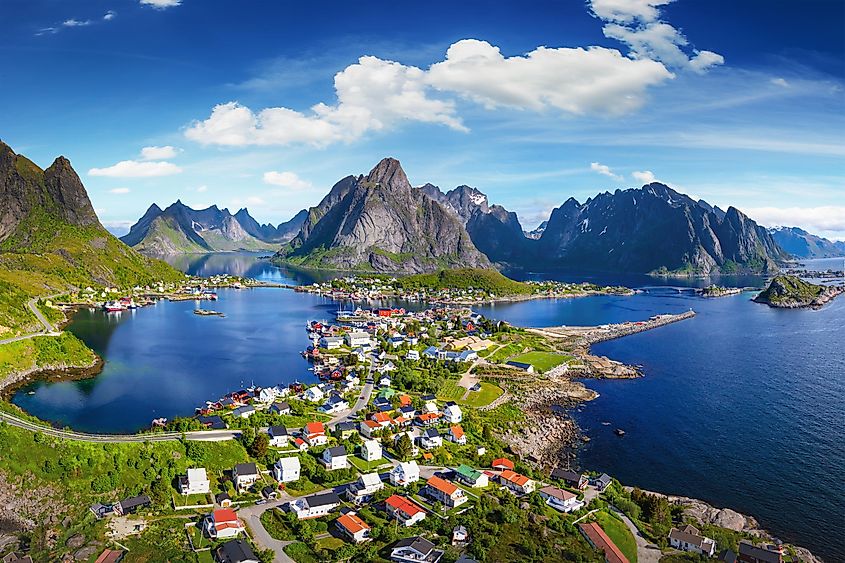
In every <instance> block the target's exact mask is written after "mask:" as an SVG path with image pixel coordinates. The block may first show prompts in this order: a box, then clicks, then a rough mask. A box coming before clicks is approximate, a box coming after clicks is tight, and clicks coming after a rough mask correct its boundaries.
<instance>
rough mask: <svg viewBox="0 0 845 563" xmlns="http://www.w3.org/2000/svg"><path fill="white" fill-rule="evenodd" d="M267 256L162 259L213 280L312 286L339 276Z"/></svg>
mask: <svg viewBox="0 0 845 563" xmlns="http://www.w3.org/2000/svg"><path fill="white" fill-rule="evenodd" d="M262 256H265V254H255V253H248V252H238V253H234V252H225V253H223V252H218V253H212V254H177V255H172V256H162V257H161V258H162V259H163V260H164V261H166V262H167V263H168V264H170V265H171V266H173V267H174V268H177V269H179V270H181V271H183V272H185V273H186V274H190V275H192V276H202V277H209V276H214V275H218V274H229V275H232V276H240V277H246V278H254V279H257V280H262V281H272V282H278V283H290V284H296V285H298V284H309V283H313V282H314V281H318V280H320V281H322V280H325V279H331V278H333V277H336V275H337V274H334V273H331V272H311V271H305V270H297V269H295V268H289V267H284V266H277V265H275V264H273V263H271V262H270V261H269V260H268V259H266V258H262Z"/></svg>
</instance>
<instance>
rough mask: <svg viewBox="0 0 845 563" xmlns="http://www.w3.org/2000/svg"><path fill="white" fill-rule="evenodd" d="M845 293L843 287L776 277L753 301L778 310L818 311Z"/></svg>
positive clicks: (794, 277) (844, 287)
mask: <svg viewBox="0 0 845 563" xmlns="http://www.w3.org/2000/svg"><path fill="white" fill-rule="evenodd" d="M842 293H845V286H826V285H816V284H813V283H809V282H806V281H804V280H802V279H801V278H799V277H797V276H787V275H781V276H776V277H775V278H774V279H772V281H771V282H770V283H769V286H768V287H767V288H766V289H765V290H763V291H762V292H760V294H759V295H757V297H755V298H754V301H756V302H757V303H765V304H766V305H768V306H769V307H775V308H779V309H808V308H809V309H819V308H821V307H823V306H824V305H825V304H826V303H829V302H830V301H832V300H833V299H834V298H835V297H837V296H839V295H841V294H842Z"/></svg>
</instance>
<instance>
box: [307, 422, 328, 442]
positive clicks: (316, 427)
mask: <svg viewBox="0 0 845 563" xmlns="http://www.w3.org/2000/svg"><path fill="white" fill-rule="evenodd" d="M303 434H305V441H306V442H308V445H309V446H311V447H312V448H313V447H315V446H322V445H325V444H327V443H328V441H329V439H328V437H327V436H326V427H325V426H324V425H323V423H322V422H309V423H308V424H306V425H305V428H303Z"/></svg>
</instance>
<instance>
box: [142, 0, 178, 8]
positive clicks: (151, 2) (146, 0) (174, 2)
mask: <svg viewBox="0 0 845 563" xmlns="http://www.w3.org/2000/svg"><path fill="white" fill-rule="evenodd" d="M141 5H142V6H151V7H153V8H155V9H156V10H166V9H167V8H174V7H176V6H181V5H182V0H141Z"/></svg>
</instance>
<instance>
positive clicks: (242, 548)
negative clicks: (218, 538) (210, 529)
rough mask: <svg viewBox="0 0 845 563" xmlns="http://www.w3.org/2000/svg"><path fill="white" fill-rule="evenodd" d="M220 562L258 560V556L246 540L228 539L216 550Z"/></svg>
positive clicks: (241, 562) (233, 562) (237, 562)
mask: <svg viewBox="0 0 845 563" xmlns="http://www.w3.org/2000/svg"><path fill="white" fill-rule="evenodd" d="M215 554H216V555H217V560H218V561H220V563H243V562H244V561H258V557H256V556H255V553H254V552H253V551H252V548H251V547H249V544H248V543H246V542H245V541H244V540H232V541H227V542H226V543H224V544H223V545H221V546H220V547H218V548H217V551H216V552H215Z"/></svg>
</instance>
